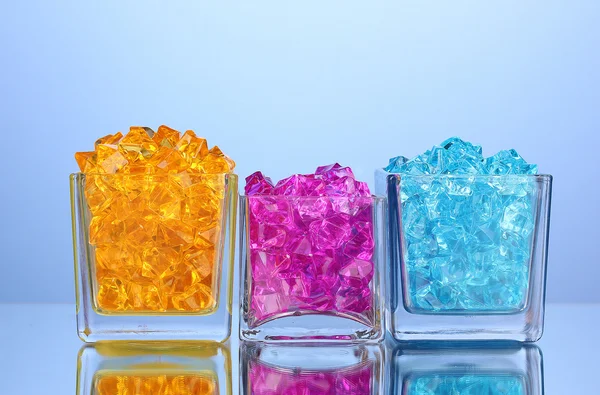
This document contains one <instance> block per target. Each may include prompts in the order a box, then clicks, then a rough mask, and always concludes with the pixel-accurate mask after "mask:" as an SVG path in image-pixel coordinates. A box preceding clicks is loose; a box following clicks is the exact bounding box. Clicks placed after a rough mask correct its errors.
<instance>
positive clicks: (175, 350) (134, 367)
mask: <svg viewBox="0 0 600 395" xmlns="http://www.w3.org/2000/svg"><path fill="white" fill-rule="evenodd" d="M231 380H232V377H231V355H230V352H229V348H228V346H226V345H223V344H220V343H215V342H211V343H207V342H204V343H191V342H189V343H188V342H170V343H162V344H158V343H156V344H155V343H152V344H151V345H148V344H147V343H146V344H144V345H141V343H137V344H135V343H134V344H130V343H114V342H112V343H111V342H108V343H98V344H94V345H92V344H88V345H85V346H83V347H82V348H81V350H80V351H79V355H78V358H77V386H76V392H75V393H76V394H77V395H129V394H182V395H184V394H194V395H204V394H205V395H218V394H222V395H229V394H231V393H232V391H231V388H232V384H231V382H232V381H231Z"/></svg>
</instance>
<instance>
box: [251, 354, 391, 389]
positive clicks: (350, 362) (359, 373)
mask: <svg viewBox="0 0 600 395" xmlns="http://www.w3.org/2000/svg"><path fill="white" fill-rule="evenodd" d="M383 361H384V358H383V351H382V348H381V345H373V344H361V345H351V344H344V345H326V346H324V345H318V346H315V345H302V346H299V345H295V346H292V345H289V344H262V343H255V342H244V343H243V345H242V348H241V355H240V394H252V395H272V394H322V395H369V394H372V395H378V394H383V393H384V392H383V391H384V380H383V377H384V368H383Z"/></svg>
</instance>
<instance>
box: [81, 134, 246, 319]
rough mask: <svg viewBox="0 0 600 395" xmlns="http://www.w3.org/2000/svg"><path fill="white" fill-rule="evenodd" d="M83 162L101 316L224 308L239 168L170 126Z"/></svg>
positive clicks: (105, 142) (118, 142)
mask: <svg viewBox="0 0 600 395" xmlns="http://www.w3.org/2000/svg"><path fill="white" fill-rule="evenodd" d="M75 158H76V160H77V163H78V164H79V167H80V169H81V171H82V172H83V173H85V174H86V184H85V197H86V201H87V204H88V208H89V210H90V213H91V220H90V227H89V239H90V244H91V245H92V246H93V248H94V253H95V263H96V267H95V270H94V273H95V281H96V284H97V294H96V303H97V305H98V309H99V310H101V311H103V312H108V313H111V312H130V311H135V312H166V311H173V312H194V313H198V312H205V313H207V312H210V311H212V310H213V309H214V308H216V304H217V302H216V299H217V295H216V292H217V285H216V277H215V272H216V270H217V269H216V264H217V248H219V247H218V246H219V243H220V233H221V232H220V226H221V224H220V218H222V215H223V213H222V211H223V206H224V202H223V194H224V188H225V185H224V177H223V173H230V172H231V171H233V168H234V166H235V164H234V163H233V161H231V159H229V158H227V157H225V156H224V155H223V153H222V152H221V151H220V150H219V149H218V148H216V147H214V148H213V149H211V150H209V149H208V147H207V145H206V140H204V139H201V138H198V137H197V136H196V135H195V134H194V132H192V131H187V132H186V133H185V134H184V135H183V137H181V136H180V134H179V132H178V131H176V130H174V129H171V128H168V127H166V126H161V127H159V129H158V131H157V132H156V133H153V132H152V131H151V130H150V129H148V128H142V127H132V128H131V129H130V132H129V133H128V134H127V135H126V136H124V137H123V136H122V135H121V134H120V133H117V134H115V135H108V136H106V137H103V138H101V139H98V140H97V141H96V144H95V151H93V152H78V153H76V154H75ZM215 169H216V170H220V172H216V173H213V172H211V171H210V170H215Z"/></svg>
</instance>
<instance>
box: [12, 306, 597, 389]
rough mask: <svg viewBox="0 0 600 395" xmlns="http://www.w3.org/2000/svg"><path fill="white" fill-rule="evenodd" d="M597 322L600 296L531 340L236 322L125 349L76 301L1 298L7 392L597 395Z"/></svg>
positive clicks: (555, 315)
mask: <svg viewBox="0 0 600 395" xmlns="http://www.w3.org/2000/svg"><path fill="white" fill-rule="evenodd" d="M599 327H600V305H598V304H587V305H585V304H550V305H548V306H547V311H546V329H545V333H544V337H543V338H542V340H541V341H540V342H538V343H537V344H536V345H534V346H525V347H521V346H518V345H516V346H510V347H507V346H506V345H503V346H502V347H497V346H494V345H492V346H489V347H485V348H478V349H475V350H474V349H469V348H464V347H461V348H454V347H450V348H448V347H444V348H441V349H440V348H431V347H413V346H410V347H407V346H401V345H398V344H395V343H393V342H390V341H387V342H386V343H385V344H383V345H381V346H343V345H341V346H333V347H328V348H323V347H309V348H307V347H300V346H279V345H277V346H274V345H267V346H260V345H256V344H248V343H246V344H240V342H239V341H238V339H237V332H236V329H237V328H236V327H235V323H234V331H233V336H232V337H231V339H230V340H229V341H228V342H227V343H226V344H224V345H223V346H202V347H198V348H192V349H190V348H189V347H186V346H182V347H179V349H177V348H175V349H169V350H150V351H149V350H147V349H143V348H137V349H121V350H119V349H118V348H112V347H111V346H107V347H102V346H101V347H84V344H83V343H82V342H81V341H80V340H79V338H78V337H77V335H76V331H75V307H74V306H73V305H55V304H47V305H44V304H14V305H10V304H0V355H1V356H2V358H1V359H0V383H2V384H1V386H0V393H2V394H36V393H45V394H72V393H77V392H76V387H77V382H78V381H79V393H82V394H83V393H85V394H90V393H94V390H95V391H96V392H95V393H97V394H104V393H114V392H115V391H117V388H119V389H120V390H124V389H123V388H124V387H123V385H124V384H123V383H127V385H129V386H130V387H131V388H134V389H135V388H142V387H143V388H158V387H153V386H159V387H160V388H162V390H163V391H166V390H165V388H167V387H168V386H175V387H177V388H178V389H179V391H180V392H181V393H220V394H227V393H232V394H237V393H240V388H242V392H244V391H246V393H254V394H276V393H282V392H285V393H300V392H302V391H305V392H306V393H311V394H313V393H314V394H318V393H331V394H334V393H339V394H343V393H345V394H368V393H373V394H376V393H386V392H387V393H394V394H395V393H402V394H404V393H405V394H444V393H465V394H477V393H482V392H484V391H487V392H485V393H492V394H493V393H506V394H538V393H542V387H543V390H544V392H543V393H545V394H550V395H552V394H557V395H560V394H595V393H600V390H599V389H598V385H597V382H596V379H597V377H598V376H597V375H598V369H597V363H596V361H595V358H596V357H597V356H598V354H599V352H600V339H599V338H598V336H597V334H598V328H599ZM78 367H79V369H78ZM78 377H79V380H78ZM542 383H543V384H542ZM131 388H130V391H131ZM169 388H170V387H169ZM148 391H149V390H148ZM294 391H296V392H294ZM452 391H454V392H452ZM150 392H151V391H150ZM151 393H162V392H151Z"/></svg>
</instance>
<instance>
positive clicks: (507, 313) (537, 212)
mask: <svg viewBox="0 0 600 395" xmlns="http://www.w3.org/2000/svg"><path fill="white" fill-rule="evenodd" d="M375 190H376V194H378V195H382V196H386V197H387V198H388V226H387V230H388V231H387V237H388V240H387V242H388V251H389V253H388V257H387V258H388V264H387V266H388V277H389V278H390V279H391V281H390V282H389V283H388V285H389V286H388V289H387V298H388V301H387V302H388V311H387V313H388V317H387V319H388V321H387V322H388V331H389V332H390V333H391V334H392V336H393V337H394V338H395V339H397V340H400V341H420V340H425V341H430V340H432V341H435V340H446V341H448V340H458V341H463V340H493V341H503V340H507V341H519V342H534V341H537V340H539V339H540V337H541V336H542V332H543V326H544V303H545V289H546V265H547V251H548V233H549V224H550V201H551V191H552V176H550V175H400V174H391V173H387V172H385V171H384V170H383V169H380V170H377V171H376V173H375Z"/></svg>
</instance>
